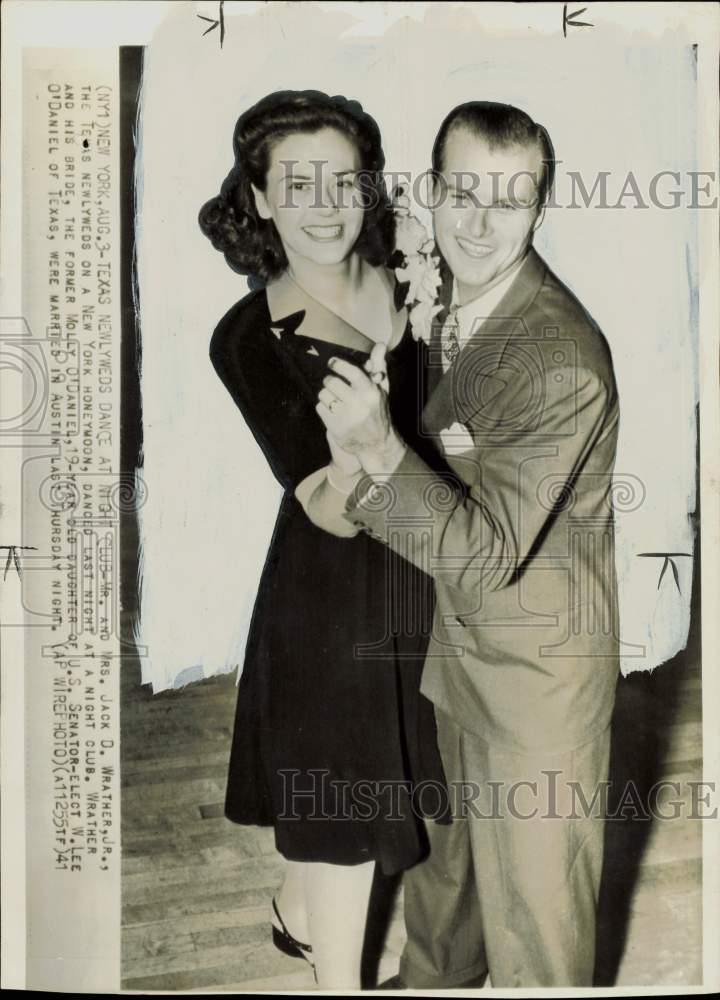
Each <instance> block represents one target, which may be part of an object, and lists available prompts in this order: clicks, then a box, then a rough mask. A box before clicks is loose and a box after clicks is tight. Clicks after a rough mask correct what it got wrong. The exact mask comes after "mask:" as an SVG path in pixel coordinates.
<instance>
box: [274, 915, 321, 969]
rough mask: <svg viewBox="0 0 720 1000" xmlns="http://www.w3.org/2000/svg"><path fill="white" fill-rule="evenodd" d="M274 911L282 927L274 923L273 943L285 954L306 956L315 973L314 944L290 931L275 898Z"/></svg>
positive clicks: (298, 956)
mask: <svg viewBox="0 0 720 1000" xmlns="http://www.w3.org/2000/svg"><path fill="white" fill-rule="evenodd" d="M272 908H273V913H274V914H275V916H276V917H277V920H278V923H279V924H280V927H276V926H275V924H272V939H273V944H274V945H275V947H276V948H277V949H278V951H281V952H283V954H284V955H289V956H290V957H291V958H304V959H305V961H306V962H307V963H308V964H309V965H310V966H311V968H312V970H313V973H314V974H315V964H314V963H313V960H312V957H311V956H312V945H310V944H303V943H302V941H298V939H297V938H296V937H293V935H292V934H291V933H290V931H289V930H288V929H287V927H286V926H285V921H284V920H283V918H282V917H281V916H280V910H278V907H277V903H276V902H275V900H274V899H273V901H272ZM315 981H316V982H317V974H315Z"/></svg>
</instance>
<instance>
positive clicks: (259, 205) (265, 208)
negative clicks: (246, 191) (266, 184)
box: [250, 184, 271, 219]
mask: <svg viewBox="0 0 720 1000" xmlns="http://www.w3.org/2000/svg"><path fill="white" fill-rule="evenodd" d="M250 187H251V188H252V193H253V198H254V199H255V208H256V209H257V214H258V215H259V216H260V218H261V219H269V218H270V214H271V213H270V207H269V205H268V203H267V198H266V197H265V192H264V191H261V190H260V188H256V187H255V185H254V184H251V185H250Z"/></svg>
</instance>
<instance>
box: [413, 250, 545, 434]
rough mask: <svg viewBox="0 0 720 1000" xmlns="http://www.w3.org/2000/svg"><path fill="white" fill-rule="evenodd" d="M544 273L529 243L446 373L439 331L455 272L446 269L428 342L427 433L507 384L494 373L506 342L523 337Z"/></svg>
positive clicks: (463, 416)
mask: <svg viewBox="0 0 720 1000" xmlns="http://www.w3.org/2000/svg"><path fill="white" fill-rule="evenodd" d="M546 273H547V267H546V265H545V263H544V262H543V260H542V258H541V257H540V256H539V255H538V254H537V252H536V251H535V250H534V249H533V248H532V247H531V248H530V250H529V251H528V254H527V257H526V258H525V261H524V262H523V264H522V266H521V267H520V270H519V271H518V273H517V275H516V276H515V280H514V281H513V282H512V284H511V285H510V287H509V288H508V290H507V292H506V293H505V295H504V296H503V297H502V299H500V301H499V302H498V304H497V306H496V307H495V308H494V309H493V311H492V312H491V314H490V316H488V317H487V319H486V320H485V321H484V323H483V325H482V327H481V329H480V330H479V331H478V332H477V333H476V334H474V335H473V336H472V337H471V338H470V340H469V341H468V342H467V343H466V344H465V345H464V346H463V348H462V350H461V352H460V354H459V356H458V359H457V361H456V362H455V364H454V365H452V366H451V367H450V368H449V369H448V370H447V371H446V372H444V373H443V370H442V352H441V350H440V335H441V332H442V326H443V323H444V318H445V316H446V315H447V309H448V308H449V304H450V298H451V295H452V276H451V275H450V274H449V270H448V269H447V268H446V269H445V274H444V279H445V280H444V281H443V286H442V288H441V302H442V305H443V311H442V312H441V313H439V314H438V317H437V321H436V325H434V327H433V336H432V337H431V341H430V345H431V351H430V362H429V367H430V370H429V374H428V389H429V398H428V402H427V406H426V407H425V411H424V414H423V423H424V425H425V427H426V429H427V430H428V432H432V431H433V429H440V428H443V427H448V426H450V425H451V424H452V423H455V422H456V421H459V422H460V423H466V422H467V421H468V420H469V419H471V418H472V416H473V415H474V414H475V413H477V411H478V410H479V409H481V408H482V406H484V405H486V404H487V402H488V401H489V400H490V399H491V398H492V396H493V395H494V394H496V393H497V391H499V390H501V389H502V388H503V385H504V383H502V382H500V380H499V379H496V378H494V376H493V372H494V371H496V369H497V368H498V367H499V365H500V362H501V359H502V356H503V353H504V351H505V349H506V347H507V344H508V341H509V340H510V339H511V338H514V337H522V336H523V335H524V333H525V325H524V323H523V317H524V315H525V313H526V312H527V310H528V308H529V307H530V304H531V303H532V301H533V299H534V298H535V297H536V295H537V293H538V292H539V291H540V287H541V286H542V283H543V281H544V279H545V275H546ZM433 348H434V350H433ZM495 383H497V384H495Z"/></svg>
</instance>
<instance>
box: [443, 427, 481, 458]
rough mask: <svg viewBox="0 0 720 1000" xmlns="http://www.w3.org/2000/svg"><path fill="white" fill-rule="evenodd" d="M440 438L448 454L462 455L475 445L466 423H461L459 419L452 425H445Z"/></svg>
mask: <svg viewBox="0 0 720 1000" xmlns="http://www.w3.org/2000/svg"><path fill="white" fill-rule="evenodd" d="M440 439H441V440H442V445H443V451H444V452H445V454H446V455H462V454H463V453H464V452H466V451H471V450H472V449H473V448H474V447H475V442H474V441H473V439H472V434H471V433H470V431H469V430H468V429H467V427H466V426H465V424H460V423H458V422H457V421H456V422H455V423H454V424H453V425H452V427H445V428H444V429H443V430H441V431H440Z"/></svg>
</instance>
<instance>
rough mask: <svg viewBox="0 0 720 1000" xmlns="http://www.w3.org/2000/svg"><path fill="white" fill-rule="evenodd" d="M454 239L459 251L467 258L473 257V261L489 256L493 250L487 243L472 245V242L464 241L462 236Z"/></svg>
mask: <svg viewBox="0 0 720 1000" xmlns="http://www.w3.org/2000/svg"><path fill="white" fill-rule="evenodd" d="M455 239H456V240H457V242H458V243H459V245H460V249H461V250H463V251H464V252H465V253H466V254H467V255H468V257H473V258H474V259H475V260H479V259H480V258H482V257H487V256H489V255H490V254H491V253H492V252H493V249H494V248H493V247H491V246H489V245H488V244H487V243H473V242H472V240H468V239H465V238H464V237H462V236H456V237H455Z"/></svg>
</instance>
